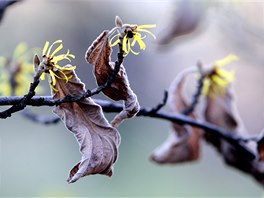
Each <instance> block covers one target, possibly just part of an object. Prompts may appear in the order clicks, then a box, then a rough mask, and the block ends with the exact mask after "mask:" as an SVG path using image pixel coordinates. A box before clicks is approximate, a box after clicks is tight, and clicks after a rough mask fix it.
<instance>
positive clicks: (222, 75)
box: [203, 54, 238, 97]
mask: <svg viewBox="0 0 264 198" xmlns="http://www.w3.org/2000/svg"><path fill="white" fill-rule="evenodd" d="M236 60H238V57H237V56H235V55H233V54H230V55H228V56H226V57H225V58H223V59H221V60H218V61H215V63H214V67H213V69H212V70H210V71H209V73H208V74H207V75H206V78H205V80H204V87H203V93H204V95H209V96H211V97H215V95H223V94H224V93H225V90H226V87H227V86H228V85H229V84H230V83H231V82H233V81H234V70H227V69H224V68H223V67H224V66H226V65H227V64H229V63H231V62H233V61H236ZM209 89H211V90H214V91H213V92H209ZM211 93H214V94H213V95H210V94H211Z"/></svg>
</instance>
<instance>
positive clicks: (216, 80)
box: [211, 75, 229, 87]
mask: <svg viewBox="0 0 264 198" xmlns="http://www.w3.org/2000/svg"><path fill="white" fill-rule="evenodd" d="M211 79H212V81H213V82H214V83H215V84H216V85H219V86H220V87H226V86H227V85H228V84H229V82H228V81H226V80H225V79H222V78H220V77H219V76H217V75H213V76H212V77H211Z"/></svg>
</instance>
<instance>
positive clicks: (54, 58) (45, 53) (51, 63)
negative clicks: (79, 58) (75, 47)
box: [40, 40, 76, 91]
mask: <svg viewBox="0 0 264 198" xmlns="http://www.w3.org/2000/svg"><path fill="white" fill-rule="evenodd" d="M54 45H58V47H57V48H56V49H55V50H54V51H53V52H51V49H52V47H53V46H54ZM62 48H63V45H62V40H57V41H55V42H54V43H52V44H51V45H50V46H49V42H48V41H46V43H45V45H44V48H43V50H42V58H43V61H42V62H43V63H44V73H42V75H41V77H40V79H41V80H45V73H48V74H49V75H50V76H51V81H50V87H51V88H52V89H53V90H54V91H58V90H57V89H56V88H55V85H56V82H57V81H56V78H59V79H64V80H65V81H66V82H68V80H69V79H71V77H72V76H67V75H66V74H65V73H64V71H65V70H74V69H75V68H76V66H70V67H66V66H64V67H62V66H60V65H59V64H58V63H59V62H60V61H62V60H68V61H71V59H70V58H75V56H74V55H73V54H70V51H69V50H68V51H67V53H66V54H60V55H56V54H57V53H58V52H59V51H60V50H61V49H62ZM57 72H58V73H60V74H62V76H63V77H60V76H58V75H57V74H56V73H57Z"/></svg>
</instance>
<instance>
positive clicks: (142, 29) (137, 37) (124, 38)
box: [110, 24, 156, 56]
mask: <svg viewBox="0 0 264 198" xmlns="http://www.w3.org/2000/svg"><path fill="white" fill-rule="evenodd" d="M155 27H156V25H155V24H152V25H140V26H138V25H128V24H125V25H123V27H122V30H123V31H122V32H120V31H119V32H118V33H117V34H116V35H114V36H113V37H112V38H111V39H110V46H111V47H113V46H115V45H117V44H118V43H121V42H122V49H123V51H124V52H125V56H126V55H128V54H129V52H132V53H133V54H135V55H138V54H139V52H135V51H134V50H133V49H132V47H134V46H135V45H136V44H138V45H139V48H140V49H141V50H145V49H146V44H145V42H144V41H143V39H145V38H146V35H144V36H142V34H141V33H148V34H150V35H151V36H152V37H153V38H154V39H156V36H155V35H154V34H153V33H152V32H151V31H149V30H147V29H146V28H155ZM115 38H117V40H116V41H114V42H113V40H114V39H115ZM132 38H133V41H132V42H131V41H130V39H132Z"/></svg>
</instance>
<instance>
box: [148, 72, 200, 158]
mask: <svg viewBox="0 0 264 198" xmlns="http://www.w3.org/2000/svg"><path fill="white" fill-rule="evenodd" d="M193 71H194V70H193V68H191V69H186V70H185V71H183V72H182V73H180V74H179V75H177V77H176V79H175V80H174V81H173V83H172V84H171V86H170V89H169V99H168V103H169V105H170V108H171V109H172V111H173V112H175V113H181V112H182V111H183V110H184V109H185V108H187V107H188V104H187V102H186V101H185V99H184V97H183V86H184V82H185V78H186V76H187V75H188V74H190V73H191V72H193ZM190 116H191V117H192V118H196V115H195V113H191V115H190ZM172 127H173V132H171V133H170V135H169V137H168V139H167V140H166V141H165V142H164V143H163V144H162V145H161V146H160V147H158V148H157V149H156V150H155V151H154V152H153V154H152V155H151V158H152V160H154V161H155V162H157V163H179V162H187V161H193V160H197V159H199V156H200V145H199V144H200V138H201V135H202V131H201V130H200V129H198V128H195V127H191V126H186V125H179V124H177V123H172Z"/></svg>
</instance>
